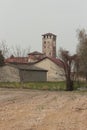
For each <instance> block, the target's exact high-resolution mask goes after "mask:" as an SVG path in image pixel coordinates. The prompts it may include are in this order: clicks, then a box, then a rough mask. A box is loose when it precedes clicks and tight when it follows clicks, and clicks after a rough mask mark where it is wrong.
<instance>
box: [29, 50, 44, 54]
mask: <svg viewBox="0 0 87 130" xmlns="http://www.w3.org/2000/svg"><path fill="white" fill-rule="evenodd" d="M28 55H43V53H41V52H38V51H34V52H31V53H29V54H28Z"/></svg>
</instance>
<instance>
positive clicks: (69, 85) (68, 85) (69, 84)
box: [66, 79, 73, 91]
mask: <svg viewBox="0 0 87 130" xmlns="http://www.w3.org/2000/svg"><path fill="white" fill-rule="evenodd" d="M66 90H67V91H73V81H72V80H71V79H67V81H66Z"/></svg>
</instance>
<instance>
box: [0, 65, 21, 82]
mask: <svg viewBox="0 0 87 130" xmlns="http://www.w3.org/2000/svg"><path fill="white" fill-rule="evenodd" d="M0 82H20V76H19V70H18V69H16V68H14V67H11V66H3V67H0Z"/></svg>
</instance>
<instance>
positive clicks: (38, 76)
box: [0, 64, 47, 82]
mask: <svg viewBox="0 0 87 130" xmlns="http://www.w3.org/2000/svg"><path fill="white" fill-rule="evenodd" d="M46 80H47V70H44V69H42V68H39V67H35V66H29V65H26V64H7V65H5V66H3V67H0V82H31V81H46Z"/></svg>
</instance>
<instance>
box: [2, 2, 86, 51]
mask: <svg viewBox="0 0 87 130" xmlns="http://www.w3.org/2000/svg"><path fill="white" fill-rule="evenodd" d="M78 28H79V29H82V28H85V29H86V28H87V0H0V40H6V42H7V44H8V45H9V46H14V45H17V44H19V45H21V46H22V47H24V48H27V47H29V46H30V47H31V51H34V50H35V51H42V36H41V35H42V34H44V33H48V32H51V33H54V34H56V35H57V50H58V49H59V48H60V47H63V48H65V49H67V50H70V52H72V53H74V52H75V48H76V46H77V37H76V30H77V29H78Z"/></svg>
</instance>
